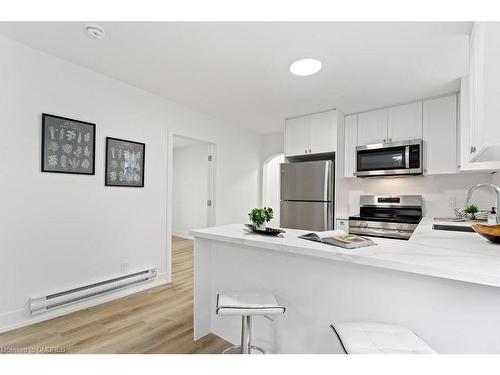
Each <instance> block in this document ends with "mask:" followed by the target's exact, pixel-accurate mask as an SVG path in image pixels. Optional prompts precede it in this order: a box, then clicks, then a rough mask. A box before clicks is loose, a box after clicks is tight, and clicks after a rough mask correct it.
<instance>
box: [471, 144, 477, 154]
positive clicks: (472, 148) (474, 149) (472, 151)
mask: <svg viewBox="0 0 500 375" xmlns="http://www.w3.org/2000/svg"><path fill="white" fill-rule="evenodd" d="M474 152H476V146H470V153H471V154H473V153H474Z"/></svg>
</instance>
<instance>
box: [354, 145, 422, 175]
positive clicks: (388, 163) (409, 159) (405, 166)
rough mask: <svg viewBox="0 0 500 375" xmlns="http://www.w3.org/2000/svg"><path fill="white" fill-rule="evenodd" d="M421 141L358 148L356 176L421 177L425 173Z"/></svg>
mask: <svg viewBox="0 0 500 375" xmlns="http://www.w3.org/2000/svg"><path fill="white" fill-rule="evenodd" d="M422 146H423V142H422V140H421V139H416V140H412V141H404V142H392V143H377V144H373V145H366V146H358V147H356V176H357V177H375V176H400V175H419V174H422V171H423V165H422V164H423V162H422Z"/></svg>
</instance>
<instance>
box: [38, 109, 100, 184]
mask: <svg viewBox="0 0 500 375" xmlns="http://www.w3.org/2000/svg"><path fill="white" fill-rule="evenodd" d="M95 132H96V124H94V123H91V122H86V121H81V120H76V119H72V118H68V117H62V116H56V115H51V114H48V113H42V160H41V162H42V165H41V171H42V172H50V173H68V174H80V175H95V135H96V134H95Z"/></svg>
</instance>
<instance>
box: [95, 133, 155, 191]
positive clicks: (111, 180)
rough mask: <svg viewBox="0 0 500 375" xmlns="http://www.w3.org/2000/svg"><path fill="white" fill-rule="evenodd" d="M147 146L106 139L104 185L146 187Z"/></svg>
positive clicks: (123, 140)
mask: <svg viewBox="0 0 500 375" xmlns="http://www.w3.org/2000/svg"><path fill="white" fill-rule="evenodd" d="M145 155H146V144H145V143H141V142H136V141H131V140H127V139H121V138H113V137H106V161H105V168H104V171H105V172H104V185H105V186H119V187H144V176H145V174H144V169H145V168H144V167H145Z"/></svg>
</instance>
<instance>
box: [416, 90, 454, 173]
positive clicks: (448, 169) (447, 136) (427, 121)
mask: <svg viewBox="0 0 500 375" xmlns="http://www.w3.org/2000/svg"><path fill="white" fill-rule="evenodd" d="M423 140H424V148H423V152H424V173H425V174H429V175H430V174H446V173H457V171H458V160H457V155H458V154H457V96H456V95H451V96H446V97H442V98H436V99H431V100H425V101H424V102H423Z"/></svg>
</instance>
